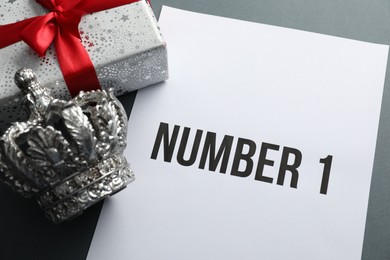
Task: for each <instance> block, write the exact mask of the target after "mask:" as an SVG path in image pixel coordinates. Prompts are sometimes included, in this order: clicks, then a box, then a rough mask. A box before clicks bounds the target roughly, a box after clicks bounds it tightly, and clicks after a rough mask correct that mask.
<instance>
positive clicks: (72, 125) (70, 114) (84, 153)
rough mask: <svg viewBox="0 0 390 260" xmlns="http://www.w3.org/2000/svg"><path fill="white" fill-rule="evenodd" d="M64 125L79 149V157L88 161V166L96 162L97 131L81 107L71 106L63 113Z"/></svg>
mask: <svg viewBox="0 0 390 260" xmlns="http://www.w3.org/2000/svg"><path fill="white" fill-rule="evenodd" d="M62 117H63V119H64V124H65V126H66V128H67V130H68V133H69V134H70V136H71V137H72V141H73V142H74V144H71V145H75V146H76V147H77V150H78V152H79V155H80V156H81V157H82V158H83V159H84V160H86V162H87V163H88V164H90V163H93V162H94V161H95V160H96V150H95V146H96V137H95V130H94V128H93V127H92V125H91V123H90V122H89V119H88V117H87V116H86V115H85V114H84V113H83V110H82V109H81V107H79V106H71V107H70V108H66V109H64V110H63V111H62Z"/></svg>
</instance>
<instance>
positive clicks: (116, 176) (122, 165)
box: [37, 156, 135, 223]
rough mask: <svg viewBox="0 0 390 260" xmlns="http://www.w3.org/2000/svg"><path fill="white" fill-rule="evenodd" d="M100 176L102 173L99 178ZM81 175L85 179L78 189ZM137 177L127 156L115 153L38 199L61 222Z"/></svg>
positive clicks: (55, 220) (78, 213)
mask: <svg viewBox="0 0 390 260" xmlns="http://www.w3.org/2000/svg"><path fill="white" fill-rule="evenodd" d="M97 176H99V177H98V178H96V177H97ZM88 177H90V178H88ZM95 178H96V179H95ZM78 179H83V180H84V181H85V182H84V183H80V182H79V184H80V186H79V187H78V188H77V189H76V190H74V188H75V187H74V186H72V185H73V184H76V183H77V181H75V180H78ZM134 179H135V178H134V174H133V171H132V170H131V169H130V168H129V167H128V163H127V161H126V159H125V157H123V156H115V157H113V158H109V159H106V160H103V161H102V162H101V163H99V164H98V165H97V166H96V167H94V168H91V169H89V170H87V171H84V172H82V173H80V174H78V175H75V176H74V177H73V178H72V179H70V180H68V181H67V182H64V183H62V184H60V185H59V186H57V187H54V188H53V189H51V190H49V191H46V192H45V193H43V194H42V195H41V196H39V197H38V198H37V201H38V204H39V205H40V206H41V208H42V209H43V210H44V212H45V215H46V217H47V218H48V219H49V220H51V221H52V222H53V223H61V222H64V221H67V220H71V219H73V218H75V217H77V216H78V215H80V214H81V213H82V212H83V211H84V210H85V209H87V208H88V207H90V206H92V205H93V204H95V203H97V202H98V201H100V200H102V199H104V198H106V197H108V196H111V195H114V194H115V193H117V192H119V191H120V190H122V189H124V188H126V186H127V185H128V184H129V183H130V182H132V181H134ZM70 183H73V184H70ZM58 187H61V188H60V189H58Z"/></svg>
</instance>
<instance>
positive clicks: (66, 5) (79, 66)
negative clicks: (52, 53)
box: [0, 0, 139, 96]
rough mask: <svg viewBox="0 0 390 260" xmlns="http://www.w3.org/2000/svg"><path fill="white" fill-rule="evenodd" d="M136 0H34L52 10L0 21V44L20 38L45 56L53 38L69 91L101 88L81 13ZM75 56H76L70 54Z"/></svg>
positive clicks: (13, 41) (3, 44) (4, 44)
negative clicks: (85, 43)
mask: <svg viewBox="0 0 390 260" xmlns="http://www.w3.org/2000/svg"><path fill="white" fill-rule="evenodd" d="M138 1H139V0H36V2H37V3H39V4H40V5H42V6H43V7H45V8H47V9H49V10H50V11H51V12H49V13H47V14H45V15H42V16H37V17H32V18H28V19H26V20H23V21H20V22H16V23H12V24H7V25H0V35H2V37H1V38H0V48H3V47H6V46H8V45H11V44H14V43H16V42H19V41H24V42H25V43H27V44H28V45H29V46H30V47H31V48H32V49H33V50H34V51H35V52H36V53H37V54H38V55H39V56H44V55H45V52H46V50H47V48H49V46H50V44H51V43H52V42H54V47H55V50H56V53H57V57H58V63H59V65H60V68H61V70H62V74H63V76H64V79H65V82H66V84H67V86H68V89H69V92H70V94H71V95H72V96H75V95H77V94H78V92H79V91H80V87H79V84H80V82H82V88H83V90H85V91H88V90H94V89H100V85H99V81H98V78H97V75H96V71H95V69H94V67H93V64H92V61H91V58H90V57H89V55H88V53H87V51H86V50H85V48H84V46H83V45H82V44H81V37H80V33H79V30H78V25H79V23H80V20H81V17H82V16H83V15H85V14H88V13H93V12H98V11H102V10H106V9H110V8H114V7H118V6H121V5H125V4H131V3H134V2H138ZM72 57H75V58H72Z"/></svg>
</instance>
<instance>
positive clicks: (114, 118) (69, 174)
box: [0, 69, 134, 223]
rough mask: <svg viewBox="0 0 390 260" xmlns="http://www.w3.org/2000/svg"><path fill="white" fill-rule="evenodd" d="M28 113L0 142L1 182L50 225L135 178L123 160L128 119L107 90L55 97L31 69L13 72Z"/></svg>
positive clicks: (119, 188) (70, 216)
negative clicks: (69, 97) (43, 215)
mask: <svg viewBox="0 0 390 260" xmlns="http://www.w3.org/2000/svg"><path fill="white" fill-rule="evenodd" d="M15 83H16V85H17V86H18V87H19V88H20V89H21V91H22V92H23V93H24V101H23V102H24V104H25V106H26V109H27V110H28V111H29V113H30V114H29V118H28V120H27V121H26V122H15V123H13V124H12V125H11V127H10V128H8V129H7V131H6V132H5V133H4V135H3V136H2V137H1V138H0V148H1V149H0V178H1V180H2V181H3V182H4V183H6V184H7V185H8V186H10V187H11V188H12V189H13V190H14V191H16V192H17V193H19V194H21V195H22V196H24V197H30V198H31V197H34V198H36V199H37V201H38V204H39V205H40V206H41V207H42V208H43V210H44V211H45V213H46V215H47V216H48V218H49V219H51V220H52V221H53V222H56V223H58V222H62V221H64V220H68V219H70V218H73V217H75V216H77V215H79V214H81V213H82V212H83V210H84V209H86V208H87V207H89V206H91V205H93V204H94V203H96V202H97V201H99V200H101V199H103V198H105V197H107V196H109V195H111V194H114V193H116V192H118V191H119V190H121V189H123V188H125V187H126V185H127V184H128V183H130V182H131V181H132V180H133V179H134V175H133V173H132V171H131V170H130V168H129V167H128V163H127V161H126V159H125V157H124V156H123V151H124V149H125V147H126V133H127V116H126V113H125V111H124V109H123V107H122V105H121V104H120V102H119V101H118V100H117V99H116V97H115V96H114V95H113V93H112V91H104V90H98V91H89V92H80V93H79V94H78V95H77V96H76V97H75V98H73V99H72V100H70V101H64V100H60V99H55V98H53V97H52V96H51V93H50V90H49V89H47V88H45V87H43V86H41V85H40V84H39V83H38V82H37V80H36V78H35V75H34V73H33V72H32V71H31V70H30V69H21V70H19V71H18V72H17V73H16V74H15Z"/></svg>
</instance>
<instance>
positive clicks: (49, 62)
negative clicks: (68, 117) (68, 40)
mask: <svg viewBox="0 0 390 260" xmlns="http://www.w3.org/2000/svg"><path fill="white" fill-rule="evenodd" d="M0 10H1V12H0V24H1V25H6V24H11V23H15V22H16V21H21V20H24V19H27V18H30V17H36V16H40V15H44V14H47V13H48V10H47V9H45V8H43V7H42V6H41V5H39V4H37V3H36V2H35V1H26V0H9V1H6V2H3V3H1V4H0ZM78 29H79V34H80V36H81V42H82V45H83V46H84V48H85V49H86V51H87V53H88V55H89V57H90V59H91V61H92V64H93V67H94V68H95V71H96V74H97V77H98V81H99V83H100V86H101V87H102V88H103V89H108V88H113V89H114V93H115V95H117V96H118V95H121V94H125V93H128V92H131V91H133V90H137V89H140V88H142V87H145V86H148V85H151V84H154V83H157V82H160V81H163V80H166V79H167V78H168V70H167V52H166V44H165V42H164V40H163V38H162V36H161V33H160V31H159V27H158V25H157V21H156V18H155V16H154V14H153V11H152V9H151V7H150V5H149V3H148V2H147V1H144V0H141V1H138V2H134V3H131V4H125V5H121V6H118V7H114V8H110V9H106V10H102V11H98V12H94V13H89V14H86V15H83V16H82V18H81V21H80V23H79V25H78ZM1 37H7V35H2V36H1ZM57 51H58V50H57ZM71 56H72V55H71ZM0 57H1V59H2V62H1V63H0V129H1V130H4V129H5V127H7V126H8V125H9V123H10V122H12V121H16V120H18V121H19V120H24V119H25V115H24V112H23V109H22V108H21V107H22V106H21V97H22V94H21V92H20V90H19V89H18V87H17V86H16V85H15V84H14V80H13V77H14V74H15V72H16V71H17V70H18V69H19V68H22V67H26V68H31V69H33V70H34V71H35V73H36V75H37V76H38V78H39V81H40V83H41V84H42V85H45V86H47V87H48V88H50V89H51V90H52V94H53V96H54V97H56V98H61V99H70V94H69V91H68V87H67V85H66V84H65V81H64V77H63V73H62V71H61V69H60V66H59V64H58V53H56V51H55V48H54V47H53V46H50V47H49V48H48V49H47V51H46V54H45V56H44V57H40V56H39V55H38V54H36V52H34V51H33V50H32V49H31V48H30V47H29V46H28V45H27V44H26V43H24V42H22V41H20V42H17V43H15V44H12V45H9V46H7V47H4V48H2V49H0ZM70 59H71V60H72V62H74V63H77V62H78V59H79V57H77V56H75V57H70ZM78 84H79V85H80V89H81V90H82V89H83V82H79V83H78Z"/></svg>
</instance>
